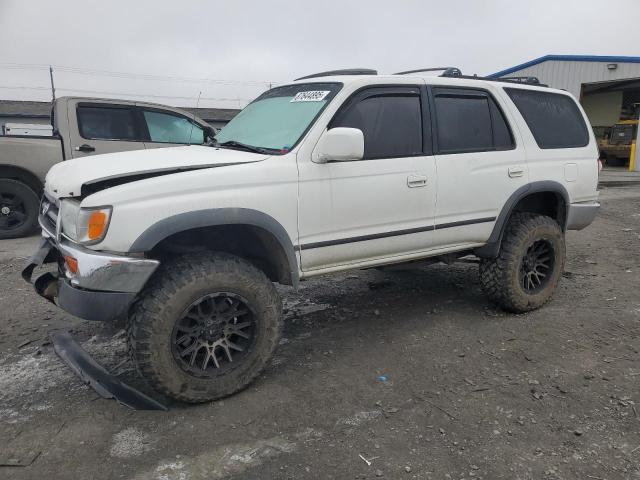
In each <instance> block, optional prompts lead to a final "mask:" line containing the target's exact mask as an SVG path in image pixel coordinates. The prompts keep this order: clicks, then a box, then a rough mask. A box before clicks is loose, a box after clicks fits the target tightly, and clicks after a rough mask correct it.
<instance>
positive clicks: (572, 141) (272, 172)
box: [23, 70, 599, 402]
mask: <svg viewBox="0 0 640 480" xmlns="http://www.w3.org/2000/svg"><path fill="white" fill-rule="evenodd" d="M597 159H598V150H597V146H596V141H595V139H594V136H593V134H592V132H591V129H590V128H588V127H587V118H586V116H585V114H584V112H583V111H582V109H581V108H580V106H579V105H578V103H577V102H576V101H575V99H574V98H573V97H572V96H571V95H570V94H568V93H566V92H564V91H561V90H554V89H551V88H545V87H543V86H532V85H528V84H522V83H517V82H514V81H511V82H507V81H491V80H487V79H482V78H477V77H464V76H462V75H461V74H460V72H459V71H457V70H455V71H453V72H450V71H449V70H448V71H446V72H445V73H444V74H443V75H442V76H438V77H424V76H419V75H417V76H416V75H414V76H409V75H389V76H381V75H377V74H376V72H375V71H369V70H352V71H336V72H326V73H324V74H317V75H312V76H309V77H304V78H302V79H298V80H297V81H295V82H293V83H291V84H289V85H284V86H279V87H276V88H273V89H271V90H269V91H267V92H265V93H264V94H262V95H261V96H260V97H258V98H257V99H256V100H254V101H253V102H252V103H250V104H249V105H248V106H247V107H246V108H245V109H244V110H243V111H242V112H241V113H240V114H239V115H237V116H236V117H235V118H234V119H233V120H232V121H231V122H230V123H229V124H228V125H227V126H226V127H225V128H224V129H223V130H222V131H221V132H220V133H219V134H218V135H217V137H216V140H215V142H213V143H211V145H209V146H185V147H176V148H165V149H154V150H146V151H135V152H123V153H115V154H107V155H104V156H99V157H94V158H83V159H79V160H69V161H66V162H63V163H59V164H57V165H55V166H53V168H52V169H51V171H50V172H49V174H48V175H47V178H46V185H45V192H44V197H43V199H42V203H41V210H40V217H39V220H40V224H41V226H42V230H43V232H42V233H43V243H42V246H41V248H40V249H39V250H38V252H36V254H35V255H34V256H33V257H32V259H31V260H30V261H29V263H28V265H27V267H25V270H24V272H23V274H24V276H25V278H27V279H30V278H31V275H32V271H33V269H34V268H35V267H36V266H38V265H42V263H48V262H57V264H58V271H57V273H55V274H54V273H51V272H49V273H45V274H44V275H42V276H40V277H39V278H38V279H37V280H36V281H35V287H36V290H37V291H38V293H40V295H42V296H44V297H45V298H47V299H49V300H51V301H54V302H55V303H56V304H57V305H59V306H60V307H61V308H62V309H64V310H66V311H67V312H69V313H71V314H73V315H75V316H77V317H80V318H83V319H88V320H101V321H109V320H113V319H117V318H121V317H123V316H126V317H127V331H128V342H129V350H130V352H131V354H132V358H133V361H134V363H135V365H136V368H137V370H138V372H139V373H140V374H141V375H142V376H143V377H144V378H145V379H146V380H147V381H148V382H149V384H150V385H151V386H152V387H153V388H155V389H156V390H158V391H159V392H162V393H164V394H166V395H168V396H170V397H173V398H175V399H178V400H182V401H186V402H202V401H207V400H211V399H215V398H219V397H222V396H225V395H229V394H231V393H234V392H236V391H238V390H239V389H241V388H243V387H245V386H246V385H248V384H249V383H250V382H251V381H252V380H253V379H254V378H255V377H256V375H258V373H259V372H260V371H261V370H262V369H263V367H264V366H265V365H266V364H267V362H268V361H269V358H270V357H271V355H272V353H273V351H274V349H275V348H276V346H277V345H278V341H279V337H280V334H281V330H282V323H283V320H282V306H281V300H280V298H279V296H278V294H277V292H276V289H275V288H274V285H273V282H279V283H281V284H286V285H292V286H294V287H295V286H297V285H298V282H299V281H301V280H304V279H307V278H309V277H312V276H316V275H321V274H328V273H332V272H339V271H344V270H349V269H363V268H370V267H380V266H385V265H390V264H399V263H405V262H414V261H417V260H421V259H425V258H431V259H436V260H438V259H442V260H446V261H447V262H449V261H451V260H452V259H455V258H459V257H463V256H467V255H475V256H477V257H479V258H480V267H479V270H480V283H481V285H482V288H483V290H484V292H485V293H486V295H487V296H488V298H489V299H490V300H491V301H492V302H494V303H496V304H497V305H499V306H500V307H502V308H503V309H505V310H507V311H510V312H526V311H529V310H532V309H536V308H539V307H541V306H542V305H544V304H545V303H546V302H547V301H549V299H550V298H551V296H552V294H553V292H554V290H555V289H556V286H557V284H558V281H559V280H560V277H561V274H562V270H563V266H564V262H565V232H566V231H567V230H570V229H574V230H579V229H582V228H584V227H586V226H587V225H589V224H590V223H591V222H592V220H593V219H594V216H595V215H596V212H597V210H598V207H599V204H598V192H597V190H596V186H597V181H598V163H597Z"/></svg>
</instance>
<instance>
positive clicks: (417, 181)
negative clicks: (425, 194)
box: [407, 175, 427, 188]
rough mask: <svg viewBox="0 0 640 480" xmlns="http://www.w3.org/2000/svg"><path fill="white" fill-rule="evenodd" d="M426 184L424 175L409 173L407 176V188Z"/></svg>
mask: <svg viewBox="0 0 640 480" xmlns="http://www.w3.org/2000/svg"><path fill="white" fill-rule="evenodd" d="M426 185H427V176H426V175H409V176H408V177H407V186H408V187H409V188H416V187H424V186H426Z"/></svg>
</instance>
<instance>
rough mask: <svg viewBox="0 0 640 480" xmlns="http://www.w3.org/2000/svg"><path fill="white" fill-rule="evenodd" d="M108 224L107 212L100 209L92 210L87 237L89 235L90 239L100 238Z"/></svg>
mask: <svg viewBox="0 0 640 480" xmlns="http://www.w3.org/2000/svg"><path fill="white" fill-rule="evenodd" d="M106 226H107V214H106V213H104V212H102V211H100V210H98V211H95V212H92V213H91V215H89V221H88V225H87V237H89V240H96V239H97V238H100V237H101V236H102V233H103V232H104V229H105V228H106Z"/></svg>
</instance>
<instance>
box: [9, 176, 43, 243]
mask: <svg viewBox="0 0 640 480" xmlns="http://www.w3.org/2000/svg"><path fill="white" fill-rule="evenodd" d="M38 206H39V200H38V195H37V194H36V192H34V191H33V190H32V189H31V188H29V187H28V186H27V185H25V184H24V183H22V182H20V181H18V180H13V179H10V178H2V179H0V239H4V238H19V237H24V236H26V235H28V234H30V233H32V232H33V231H34V230H35V228H36V226H37V225H38Z"/></svg>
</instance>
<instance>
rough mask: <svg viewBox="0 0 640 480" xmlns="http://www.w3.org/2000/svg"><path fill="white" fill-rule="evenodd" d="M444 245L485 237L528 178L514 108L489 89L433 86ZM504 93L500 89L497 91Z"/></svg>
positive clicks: (439, 213) (438, 219)
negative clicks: (511, 110)
mask: <svg viewBox="0 0 640 480" xmlns="http://www.w3.org/2000/svg"><path fill="white" fill-rule="evenodd" d="M431 91H432V96H431V99H432V102H433V104H434V109H433V110H434V123H435V129H434V130H435V135H434V144H435V149H436V157H435V158H436V166H437V171H438V189H437V190H438V192H437V197H438V198H437V206H436V219H435V228H436V231H435V238H436V240H437V242H438V244H439V245H442V246H456V245H458V246H460V247H463V246H471V245H472V244H479V243H483V242H485V241H486V240H487V239H488V238H489V235H490V234H491V230H492V229H493V225H494V223H495V220H496V218H497V216H498V214H499V213H500V210H501V208H502V207H503V206H504V204H505V202H506V200H507V199H508V198H509V196H510V195H511V194H512V193H513V192H515V190H517V189H518V188H519V187H520V186H522V185H524V184H526V183H527V178H528V170H527V162H526V156H525V150H524V147H523V146H522V145H520V144H519V143H517V142H516V136H515V135H514V130H513V128H512V127H511V125H514V122H513V121H511V119H510V117H509V112H506V111H505V109H503V108H501V107H500V106H499V103H498V101H497V100H496V97H494V95H493V94H492V93H491V92H489V91H488V90H484V89H476V88H458V87H455V88H452V87H434V88H432V90H431ZM496 93H499V92H496Z"/></svg>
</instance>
